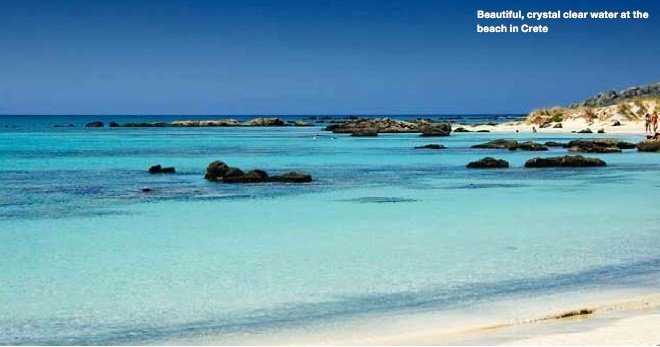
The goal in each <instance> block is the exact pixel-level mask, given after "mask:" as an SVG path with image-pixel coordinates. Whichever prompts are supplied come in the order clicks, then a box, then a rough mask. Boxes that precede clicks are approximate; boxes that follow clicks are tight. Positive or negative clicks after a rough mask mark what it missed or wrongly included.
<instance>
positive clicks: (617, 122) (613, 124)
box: [612, 120, 621, 127]
mask: <svg viewBox="0 0 660 347" xmlns="http://www.w3.org/2000/svg"><path fill="white" fill-rule="evenodd" d="M612 126H613V127H618V126H621V122H619V121H618V120H615V121H614V123H612Z"/></svg>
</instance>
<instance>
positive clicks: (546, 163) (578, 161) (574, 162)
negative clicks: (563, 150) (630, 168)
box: [525, 155, 607, 168]
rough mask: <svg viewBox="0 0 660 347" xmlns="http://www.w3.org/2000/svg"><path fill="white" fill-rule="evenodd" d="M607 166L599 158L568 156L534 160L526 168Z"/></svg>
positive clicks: (528, 162) (529, 161) (527, 162)
mask: <svg viewBox="0 0 660 347" xmlns="http://www.w3.org/2000/svg"><path fill="white" fill-rule="evenodd" d="M605 165H607V164H606V163H605V162H604V161H603V160H601V159H598V158H589V157H583V156H581V155H566V156H563V157H547V158H533V159H530V160H528V161H526V162H525V167H529V168H543V167H592V166H605Z"/></svg>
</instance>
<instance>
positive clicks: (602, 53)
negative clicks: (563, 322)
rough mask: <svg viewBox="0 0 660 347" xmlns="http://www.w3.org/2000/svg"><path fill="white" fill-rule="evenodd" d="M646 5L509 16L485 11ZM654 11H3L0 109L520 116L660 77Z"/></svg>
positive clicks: (179, 5)
mask: <svg viewBox="0 0 660 347" xmlns="http://www.w3.org/2000/svg"><path fill="white" fill-rule="evenodd" d="M479 9H482V10H487V11H501V10H509V9H511V10H518V9H520V10H523V12H527V11H547V10H555V9H561V10H569V9H570V10H574V11H592V10H612V11H623V10H635V9H639V10H643V11H647V12H650V14H651V18H649V19H647V20H621V19H620V20H615V21H604V20H586V21H575V20H573V21H571V20H564V21H545V22H542V23H533V22H531V21H524V22H520V21H515V22H511V23H517V24H524V23H527V24H545V25H547V26H548V27H549V29H550V32H549V33H547V34H510V33H509V34H480V33H477V32H476V25H477V23H479V24H488V25H496V24H500V23H509V21H502V20H483V19H481V20H479V19H477V18H476V13H477V10H479ZM659 10H660V1H656V0H652V1H651V0H650V1H635V0H631V1H607V0H594V1H591V0H585V1H567V0H554V1H512V0H511V1H505V0H497V1H466V0H435V1H431V0H428V1H426V0H419V1H415V0H391V1H386V0H381V1H375V0H372V1H360V0H352V1H343V0H342V1H339V0H337V1H333V0H318V1H317V0H277V1H275V0H271V1H267V0H244V1H240V0H235V1H221V0H216V1H211V0H206V1H205V0H199V1H184V0H159V1H147V0H143V1H137V0H135V1H128V0H114V1H94V0H80V1H73V0H69V1H65V0H62V1H58V0H47V1H46V0H43V1H34V0H0V114H26V115H29V114H214V115H222V114H225V115H242V114H252V115H254V114H264V115H266V114H272V115H276V114H277V115H286V114H472V113H474V114H477V113H526V112H528V111H530V110H531V109H534V108H538V107H549V106H553V105H567V104H570V103H572V102H576V101H579V100H580V99H584V98H587V97H590V96H593V95H594V94H596V93H598V92H601V91H607V90H611V89H622V88H626V87H629V86H634V85H642V84H648V83H652V82H657V81H659V80H660V74H659V72H660V48H659V45H658V43H659V42H658V41H659V40H658V38H660V26H659V25H658V24H659V20H658V19H657V17H658V16H660V11H659Z"/></svg>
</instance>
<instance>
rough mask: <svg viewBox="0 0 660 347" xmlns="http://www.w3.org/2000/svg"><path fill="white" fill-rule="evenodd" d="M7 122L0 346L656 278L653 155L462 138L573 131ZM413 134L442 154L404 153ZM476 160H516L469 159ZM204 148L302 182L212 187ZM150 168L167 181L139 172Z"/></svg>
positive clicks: (304, 318)
mask: <svg viewBox="0 0 660 347" xmlns="http://www.w3.org/2000/svg"><path fill="white" fill-rule="evenodd" d="M179 118H180V117H179ZM7 119H9V120H7ZM7 119H5V120H4V122H5V124H11V127H5V128H3V129H2V130H1V131H0V164H1V165H0V173H1V175H0V180H1V182H0V254H2V256H1V257H0V270H1V271H0V307H1V309H0V343H1V344H8V343H9V344H43V343H48V344H108V343H110V344H117V343H119V344H124V343H126V344H143V343H157V342H162V341H170V340H175V339H181V338H183V339H186V338H199V337H200V336H215V337H216V338H218V339H220V340H221V341H222V338H223V336H224V337H225V338H226V339H225V340H224V341H226V342H228V343H232V342H240V336H251V335H254V334H259V333H264V332H266V331H270V329H278V328H279V327H285V326H287V325H300V324H314V322H332V321H342V320H346V319H354V318H355V317H359V316H360V315H364V314H379V313H387V314H391V313H393V312H397V311H401V310H420V311H421V310H426V311H428V310H443V309H449V308H455V307H462V306H465V307H467V306H469V305H470V304H471V303H474V302H477V301H483V300H498V299H500V298H511V297H515V296H516V295H527V294H530V293H531V294H534V293H547V292H560V291H565V290H570V289H573V288H589V289H593V288H613V287H616V288H620V287H625V286H630V285H633V284H634V285H645V286H649V287H651V288H658V287H659V286H660V284H659V281H658V279H659V278H660V277H659V265H660V249H659V247H658V245H659V244H660V243H659V241H660V228H659V227H658V224H657V221H658V220H659V218H658V217H660V212H659V211H658V209H657V206H658V205H659V204H658V202H660V199H659V198H658V193H659V189H658V188H659V187H660V174H659V173H660V156H658V155H657V154H644V153H638V152H636V151H634V150H632V151H630V150H628V151H624V153H622V154H603V155H597V156H598V157H600V158H602V159H604V160H605V161H606V162H607V163H608V166H607V167H606V168H589V169H524V168H523V167H522V164H523V163H524V161H525V160H526V159H529V158H531V157H534V156H539V155H543V156H545V155H560V154H564V153H565V152H566V150H565V149H561V148H558V149H551V150H550V151H549V152H546V153H539V152H537V153H533V152H520V151H516V152H510V151H508V150H477V149H470V148H469V146H470V145H473V144H476V143H481V142H484V141H488V140H492V139H495V138H502V137H506V138H512V139H519V140H527V139H531V140H535V141H548V140H568V139H573V138H577V136H578V135H576V134H566V135H552V136H548V135H538V134H506V135H502V134H493V133H456V134H453V135H452V136H451V137H448V138H437V139H428V138H426V139H424V138H419V137H418V136H416V135H414V134H406V135H398V134H392V135H381V136H380V137H379V138H351V137H348V136H346V135H332V134H328V133H325V132H322V131H321V130H320V129H321V128H320V127H310V128H288V127H287V128H235V129H231V128H157V129H154V128H151V129H136V128H132V129H129V128H126V129H109V128H103V129H84V128H81V127H79V126H78V127H74V128H63V129H62V128H52V124H53V123H67V122H68V121H69V120H70V119H68V118H67V119H57V118H48V119H47V120H43V119H41V120H40V122H35V123H34V124H32V123H30V122H29V121H26V120H21V119H17V118H16V117H14V118H7ZM74 120H75V119H74ZM92 120H94V119H88V120H87V121H92ZM2 121H3V119H2V118H0V123H2ZM77 122H78V123H77V124H81V121H79V120H77ZM579 136H580V137H592V138H593V137H596V135H582V134H580V135H579ZM619 137H620V138H622V139H626V140H629V141H634V142H637V141H639V140H640V138H639V136H619ZM427 143H442V144H444V145H445V146H447V147H448V148H447V149H445V150H442V151H425V150H413V149H412V148H413V147H414V146H417V145H423V144H427ZM486 155H489V156H495V157H497V158H502V159H506V160H508V161H509V162H510V163H511V168H510V169H504V170H487V171H474V170H467V169H466V168H465V164H466V163H467V162H469V161H471V160H475V159H479V158H481V157H483V156H486ZM216 159H220V160H223V161H225V162H227V163H229V164H231V165H234V166H239V167H242V168H244V169H251V168H261V169H264V170H267V171H269V172H272V173H282V172H285V171H291V170H297V171H303V172H307V173H310V174H312V175H313V177H314V179H315V181H314V182H313V183H311V184H306V185H286V184H252V185H222V184H215V183H210V182H207V181H205V180H204V179H203V173H204V170H205V167H206V165H207V164H208V163H209V162H210V161H212V160H216ZM155 163H160V164H163V165H166V166H175V167H176V168H177V174H175V175H149V174H147V173H146V170H147V169H148V167H149V166H150V165H152V164H155ZM144 187H150V188H153V191H152V192H151V193H148V194H145V193H142V192H141V191H140V189H141V188H144ZM640 279H641V280H640Z"/></svg>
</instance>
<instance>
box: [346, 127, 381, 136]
mask: <svg viewBox="0 0 660 347" xmlns="http://www.w3.org/2000/svg"><path fill="white" fill-rule="evenodd" d="M351 136H353V137H378V130H376V129H362V130H357V131H355V132H352V133H351Z"/></svg>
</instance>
